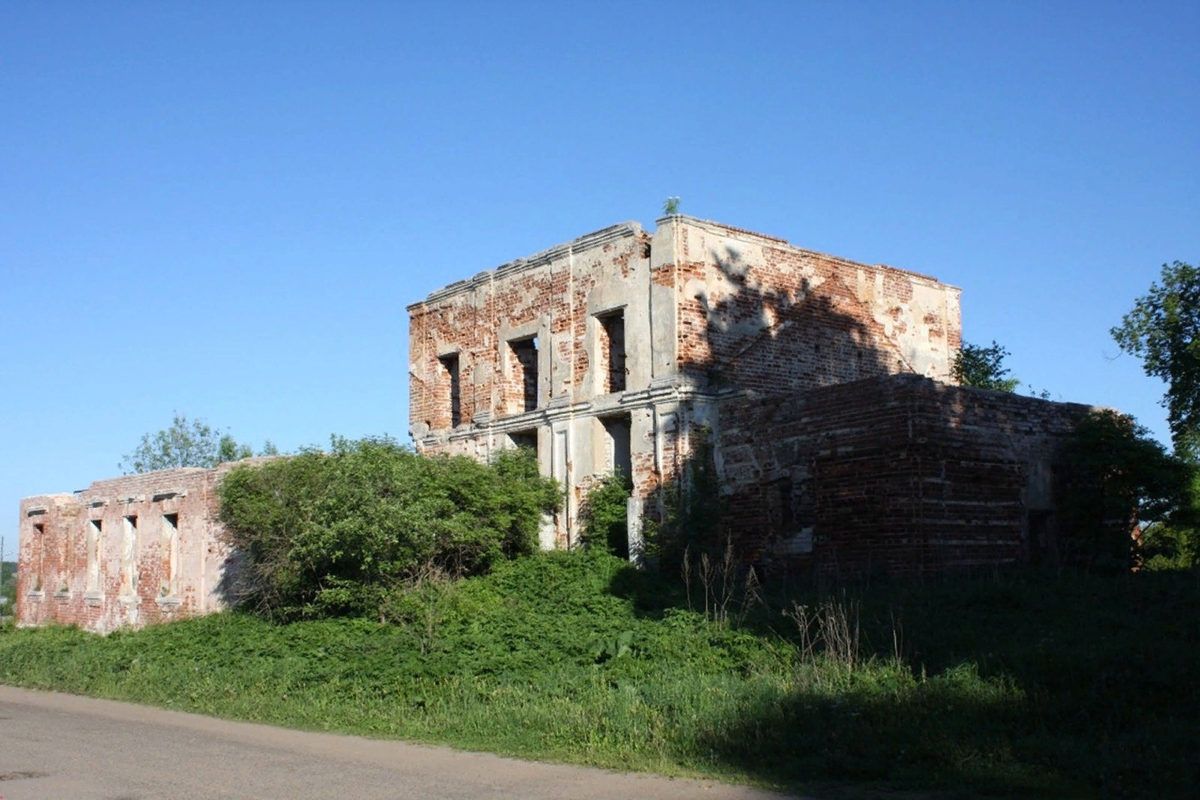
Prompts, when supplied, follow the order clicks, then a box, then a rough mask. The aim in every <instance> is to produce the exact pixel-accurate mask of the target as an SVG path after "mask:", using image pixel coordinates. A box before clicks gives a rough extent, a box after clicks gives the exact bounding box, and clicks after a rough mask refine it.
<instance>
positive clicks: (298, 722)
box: [0, 553, 1200, 797]
mask: <svg viewBox="0 0 1200 800" xmlns="http://www.w3.org/2000/svg"><path fill="white" fill-rule="evenodd" d="M1198 599H1200V582H1198V580H1197V577H1196V575H1195V574H1183V573H1156V574H1146V575H1135V576H1128V577H1127V578H1120V579H1111V578H1108V579H1101V578H1092V577H1089V576H1085V575H1071V574H1068V575H1065V576H1062V577H1053V576H1044V575H1040V574H1031V573H1017V574H1009V575H999V576H992V577H989V578H976V579H971V580H967V579H961V578H958V579H946V580H941V581H936V582H932V583H925V584H913V583H901V582H893V583H875V584H873V585H871V586H853V587H817V586H813V585H811V584H809V583H804V584H802V585H797V586H792V587H784V589H782V590H781V593H780V594H779V596H777V597H776V598H775V600H774V603H771V604H768V605H766V606H762V605H760V606H757V607H755V608H753V609H751V610H750V611H749V612H748V613H747V614H745V615H744V616H742V615H740V614H739V613H737V612H739V611H740V607H738V606H734V607H731V610H732V611H734V612H735V613H733V614H731V619H730V620H729V621H726V622H724V623H718V622H715V621H712V620H711V619H708V618H706V617H705V615H704V614H702V613H697V612H694V611H690V610H687V609H686V608H685V607H684V606H685V605H686V601H685V600H684V594H683V592H681V591H676V590H675V589H673V588H671V587H670V586H667V585H666V584H664V583H662V582H661V581H659V580H658V579H655V578H654V577H652V576H647V575H644V574H641V573H636V572H634V571H632V570H630V569H629V568H628V567H627V566H625V565H623V564H622V563H621V562H620V561H617V560H616V559H612V558H609V557H607V556H601V555H595V554H577V553H550V554H545V555H539V556H535V557H530V558H525V559H521V560H518V561H516V562H511V563H503V564H501V565H499V566H498V568H497V569H496V571H495V572H494V573H493V574H491V575H489V576H487V577H483V578H475V579H470V580H466V581H463V582H460V583H457V584H431V585H428V586H425V587H423V588H422V589H420V590H419V591H417V592H416V593H414V594H412V595H411V596H410V597H409V598H408V599H407V600H405V601H404V603H402V604H401V606H400V607H397V608H394V609H393V610H392V612H393V613H392V616H393V618H395V619H398V620H400V622H399V623H396V624H385V625H381V624H379V623H378V622H377V621H373V620H363V619H354V620H349V619H347V620H334V621H315V622H299V623H294V624H290V625H272V624H269V623H267V622H264V621H262V620H259V619H256V618H253V617H250V616H246V615H241V614H221V615H216V616H212V617H207V618H203V619H197V620H192V621H188V622H183V623H177V624H172V625H164V626H160V627H157V628H150V629H147V630H144V631H141V632H137V633H129V632H118V633H114V634H112V635H110V636H109V637H107V638H100V637H96V636H91V635H88V634H84V633H81V632H79V631H75V630H67V629H45V630H14V629H12V628H8V629H6V630H3V632H0V681H3V682H4V683H8V684H13V685H21V686H30V687H36V688H45V689H56V690H60V691H68V692H76V693H83V694H90V695H96V696H102V697H109V698H115V699H122V700H132V701H136V702H142V703H150V704H154V705H160V706H165V707H170V708H178V709H184V710H188V711H197V712H201V713H206V714H213V715H217V716H223V717H230V718H237V719H247V720H258V721H264V722H270V723H275V724H280V725H289V726H296V727H303V728H311V729H318V730H337V731H347V732H354V733H362V734H366V735H371V736H387V737H403V738H407V739H412V740H420V741H428V742H445V743H449V744H452V745H455V746H459V747H466V748H471V749H480V750H490V751H494V752H499V753H508V754H515V755H522V756H528V757H534V758H543V759H553V760H562V761H572V762H577V763H585V764H597V765H603V766H608V767H615V768H620V769H637V770H653V771H657V772H663V773H667V774H693V775H695V774H701V775H710V776H720V777H725V778H729V779H734V780H752V781H755V782H759V783H766V784H771V785H778V786H787V787H792V788H800V789H803V790H805V791H809V792H819V793H821V792H826V791H828V792H834V793H836V791H837V787H838V786H841V785H845V784H855V785H858V786H860V787H861V786H862V785H864V784H865V785H868V786H878V787H880V788H888V789H899V788H917V789H932V790H944V791H947V792H949V793H950V794H951V795H958V794H962V795H971V796H975V795H980V794H989V795H1009V796H1030V795H1042V796H1056V797H1057V796H1095V795H1101V796H1146V797H1151V796H1157V797H1162V796H1188V795H1189V794H1190V792H1191V791H1192V790H1193V789H1194V786H1195V785H1196V781H1197V780H1200V774H1198V767H1197V765H1198V764H1200V757H1197V752H1198V750H1197V746H1198V744H1200V736H1198V729H1200V683H1198V681H1197V676H1198V675H1200V617H1198V616H1197V610H1198V609H1200V605H1198V604H1197V600H1198ZM797 602H798V603H800V604H801V605H803V606H806V607H807V608H806V611H804V612H802V613H800V614H796V613H793V614H792V615H791V616H789V615H787V614H785V613H783V612H784V611H785V610H787V609H792V610H793V612H794V611H795V606H794V605H793V604H794V603H797ZM821 614H827V618H828V619H833V618H835V617H836V618H837V619H840V620H843V621H845V622H847V623H850V624H849V626H848V628H847V630H851V631H852V630H853V622H854V620H855V619H856V618H857V620H858V623H859V626H858V627H859V637H858V640H859V643H860V644H859V649H858V653H857V656H856V657H855V653H854V652H853V651H852V650H851V649H849V648H845V647H836V648H830V651H829V652H823V649H822V647H821V645H820V643H818V644H817V646H815V647H814V646H812V640H811V638H810V639H809V640H808V641H807V642H806V641H805V639H804V638H803V637H802V636H801V633H800V628H799V626H798V625H797V623H796V621H795V618H796V617H797V616H799V617H803V616H805V615H808V617H809V619H814V620H815V619H816V618H817V617H818V616H819V615H821ZM739 617H740V619H739ZM823 618H825V617H823ZM816 630H817V627H816V626H815V625H814V627H813V628H812V631H816ZM827 638H830V637H827ZM897 654H898V655H899V656H900V657H899V658H896V657H895V656H896V655H897Z"/></svg>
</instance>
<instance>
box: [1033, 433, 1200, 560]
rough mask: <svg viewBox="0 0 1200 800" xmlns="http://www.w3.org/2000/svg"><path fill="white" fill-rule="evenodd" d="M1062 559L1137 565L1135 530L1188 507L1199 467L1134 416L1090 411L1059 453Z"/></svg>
mask: <svg viewBox="0 0 1200 800" xmlns="http://www.w3.org/2000/svg"><path fill="white" fill-rule="evenodd" d="M1059 461H1060V463H1059V468H1058V470H1057V471H1058V472H1059V473H1060V475H1062V476H1063V479H1062V480H1060V482H1059V486H1058V490H1057V491H1058V495H1059V496H1058V502H1057V505H1058V509H1059V516H1060V520H1061V525H1062V533H1063V541H1062V542H1061V543H1060V544H1061V547H1060V549H1061V551H1062V552H1061V553H1060V554H1059V555H1060V558H1061V559H1062V560H1063V561H1065V562H1067V563H1074V564H1077V565H1080V566H1084V567H1086V568H1095V569H1100V570H1112V569H1116V570H1127V569H1129V568H1130V567H1131V566H1134V565H1135V564H1136V560H1137V551H1136V540H1135V539H1134V537H1133V533H1134V529H1135V527H1136V526H1137V525H1138V524H1143V525H1144V524H1147V523H1153V522H1161V521H1169V520H1170V519H1171V518H1172V517H1173V516H1179V515H1182V514H1185V513H1187V512H1188V510H1189V508H1190V499H1189V495H1190V484H1191V481H1192V480H1193V473H1194V470H1193V467H1192V466H1191V465H1190V464H1188V463H1187V462H1185V461H1182V460H1180V459H1178V458H1176V457H1174V456H1172V455H1170V454H1168V453H1167V451H1166V449H1165V448H1164V447H1163V446H1162V445H1161V444H1160V443H1158V442H1157V441H1155V440H1154V439H1153V438H1151V436H1150V432H1149V431H1148V430H1147V429H1146V428H1145V427H1143V426H1141V425H1139V424H1138V423H1137V422H1136V421H1135V420H1134V419H1133V418H1132V417H1130V416H1126V415H1124V414H1120V413H1117V412H1116V411H1112V410H1102V411H1096V412H1093V413H1092V414H1089V415H1088V416H1087V417H1085V418H1084V419H1083V420H1081V421H1080V422H1079V424H1078V425H1077V426H1076V427H1075V430H1074V432H1073V433H1072V435H1071V437H1070V438H1069V439H1068V440H1067V441H1066V442H1065V443H1064V445H1063V446H1062V448H1061V449H1060V451H1059Z"/></svg>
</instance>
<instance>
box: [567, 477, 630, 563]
mask: <svg viewBox="0 0 1200 800" xmlns="http://www.w3.org/2000/svg"><path fill="white" fill-rule="evenodd" d="M630 489H631V486H630V482H629V479H628V478H627V477H626V476H625V475H623V474H622V473H621V472H619V471H617V472H613V473H611V474H609V475H605V476H604V477H602V478H600V479H599V480H598V481H596V483H594V484H593V485H592V487H591V489H590V490H589V491H588V493H587V497H586V498H585V499H584V501H583V508H582V509H580V517H579V518H580V521H581V522H582V523H583V531H582V534H581V538H582V539H583V542H584V543H585V544H587V545H593V546H594V545H600V546H603V547H607V548H608V551H609V552H610V553H612V554H613V555H616V556H620V557H621V558H627V557H628V556H629V524H628V519H627V516H628V501H629V492H630Z"/></svg>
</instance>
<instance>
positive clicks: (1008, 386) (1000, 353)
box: [950, 340, 1021, 392]
mask: <svg viewBox="0 0 1200 800" xmlns="http://www.w3.org/2000/svg"><path fill="white" fill-rule="evenodd" d="M1008 355H1009V353H1008V348H1006V347H1004V346H1003V345H1000V344H997V343H996V342H995V340H993V341H992V343H991V345H989V346H987V347H984V346H983V345H977V344H970V343H969V342H963V346H962V349H961V350H959V351H958V354H957V355H955V356H954V363H953V364H951V365H950V375H951V377H953V378H954V380H956V381H958V384H959V385H960V386H973V387H975V388H976V389H998V390H1000V391H1002V392H1011V391H1014V390H1015V389H1016V388H1017V386H1019V385H1020V384H1021V381H1020V380H1018V379H1017V378H1006V377H1004V376H1005V375H1008V374H1009V373H1010V372H1011V371H1012V370H1010V369H1009V368H1008V367H1006V366H1004V359H1006V358H1008Z"/></svg>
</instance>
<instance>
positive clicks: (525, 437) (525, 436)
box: [508, 430, 538, 455]
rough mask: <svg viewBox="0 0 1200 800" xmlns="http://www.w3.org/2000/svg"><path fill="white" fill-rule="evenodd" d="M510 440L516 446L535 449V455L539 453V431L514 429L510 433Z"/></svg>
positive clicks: (517, 447)
mask: <svg viewBox="0 0 1200 800" xmlns="http://www.w3.org/2000/svg"><path fill="white" fill-rule="evenodd" d="M508 440H509V441H510V442H512V446H513V447H514V448H516V449H518V450H520V449H529V450H532V451H533V453H534V455H537V444H538V436H537V431H535V430H534V431H513V432H512V433H510V434H509V435H508Z"/></svg>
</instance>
